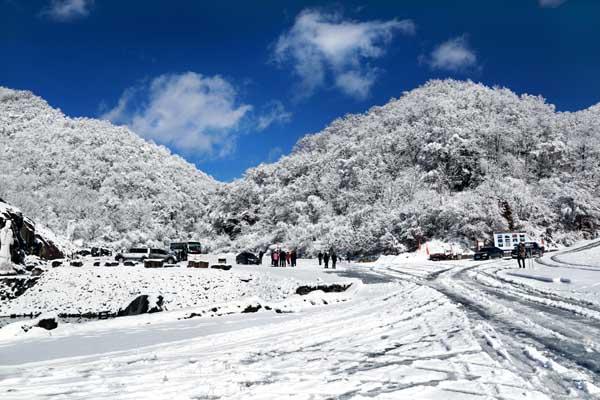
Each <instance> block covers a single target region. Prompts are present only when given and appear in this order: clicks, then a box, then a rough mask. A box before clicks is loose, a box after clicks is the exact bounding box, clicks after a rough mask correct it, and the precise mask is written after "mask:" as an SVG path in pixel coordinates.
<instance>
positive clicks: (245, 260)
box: [235, 251, 260, 265]
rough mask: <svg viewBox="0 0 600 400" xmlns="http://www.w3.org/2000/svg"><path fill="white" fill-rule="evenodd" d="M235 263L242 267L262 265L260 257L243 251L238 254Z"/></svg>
mask: <svg viewBox="0 0 600 400" xmlns="http://www.w3.org/2000/svg"><path fill="white" fill-rule="evenodd" d="M235 262H236V263H237V264H242V265H258V264H259V263H260V261H259V259H258V257H256V255H254V254H252V253H250V252H249V251H242V252H241V253H240V254H238V255H237V256H236V257H235Z"/></svg>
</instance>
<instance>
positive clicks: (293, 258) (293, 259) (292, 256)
mask: <svg viewBox="0 0 600 400" xmlns="http://www.w3.org/2000/svg"><path fill="white" fill-rule="evenodd" d="M290 258H291V259H292V267H295V266H296V259H297V254H296V250H295V249H294V250H292V252H291V255H290Z"/></svg>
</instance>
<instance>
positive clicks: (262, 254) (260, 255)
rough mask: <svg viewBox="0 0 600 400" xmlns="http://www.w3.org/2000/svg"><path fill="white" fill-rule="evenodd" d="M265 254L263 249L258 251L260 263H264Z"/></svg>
mask: <svg viewBox="0 0 600 400" xmlns="http://www.w3.org/2000/svg"><path fill="white" fill-rule="evenodd" d="M264 255H265V253H263V251H262V250H261V251H259V252H258V264H259V265H262V259H263V256H264Z"/></svg>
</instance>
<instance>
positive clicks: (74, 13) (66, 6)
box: [42, 0, 94, 22]
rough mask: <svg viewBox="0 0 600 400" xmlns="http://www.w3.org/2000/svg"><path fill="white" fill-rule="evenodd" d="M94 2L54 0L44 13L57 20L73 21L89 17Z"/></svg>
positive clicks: (86, 0) (90, 0)
mask: <svg viewBox="0 0 600 400" xmlns="http://www.w3.org/2000/svg"><path fill="white" fill-rule="evenodd" d="M93 3H94V1H93V0H52V1H51V2H50V4H49V6H48V7H47V8H46V9H45V10H43V11H42V15H45V16H47V17H49V18H51V19H53V20H55V21H61V22H65V21H71V20H74V19H77V18H83V17H87V16H88V15H89V14H90V9H91V7H92V5H93Z"/></svg>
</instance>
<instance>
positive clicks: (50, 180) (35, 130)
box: [0, 88, 218, 245]
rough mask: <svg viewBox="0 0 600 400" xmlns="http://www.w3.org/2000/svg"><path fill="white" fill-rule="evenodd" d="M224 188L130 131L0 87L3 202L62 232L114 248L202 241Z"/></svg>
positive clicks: (0, 160) (74, 237) (1, 191)
mask: <svg viewBox="0 0 600 400" xmlns="http://www.w3.org/2000/svg"><path fill="white" fill-rule="evenodd" d="M217 186H218V183H217V182H215V181H214V180H213V179H212V178H211V177H209V176H207V175H206V174H204V173H202V172H200V171H198V170H197V169H196V168H195V167H194V166H193V165H191V164H189V163H187V162H186V161H184V160H183V159H181V158H180V157H178V156H175V155H173V154H171V153H170V152H169V150H168V149H166V148H164V147H162V146H156V145H154V144H152V143H148V142H146V141H145V140H143V139H141V138H140V137H138V136H137V135H135V134H134V133H133V132H131V131H129V130H128V129H126V128H123V127H116V126H113V125H111V124H110V123H108V122H104V121H98V120H94V119H87V118H69V117H66V116H65V115H64V114H63V113H62V112H60V111H59V110H57V109H53V108H52V107H50V106H49V105H48V104H47V103H46V102H45V101H44V100H42V99H41V98H39V97H36V96H34V95H33V94H32V93H30V92H24V91H14V90H10V89H5V88H0V197H2V198H4V199H6V200H7V201H9V202H10V203H12V204H15V205H17V206H18V207H20V208H21V209H22V210H23V211H24V212H26V214H27V215H30V216H31V217H32V218H34V219H36V220H38V221H41V222H42V223H44V224H46V225H48V226H49V227H50V228H51V229H53V230H54V231H55V232H57V233H58V234H62V235H65V236H67V237H69V238H70V239H82V240H83V241H85V242H87V243H88V244H93V243H111V244H114V245H127V244H131V243H137V242H142V243H147V242H149V243H152V242H154V243H157V244H158V243H162V242H167V241H168V240H169V239H172V238H187V237H195V236H196V235H199V234H202V233H203V232H205V230H206V229H207V227H206V223H205V221H204V218H203V217H204V215H205V213H206V207H207V204H208V197H209V196H210V195H211V193H212V192H213V191H214V190H215V188H216V187H217Z"/></svg>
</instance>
